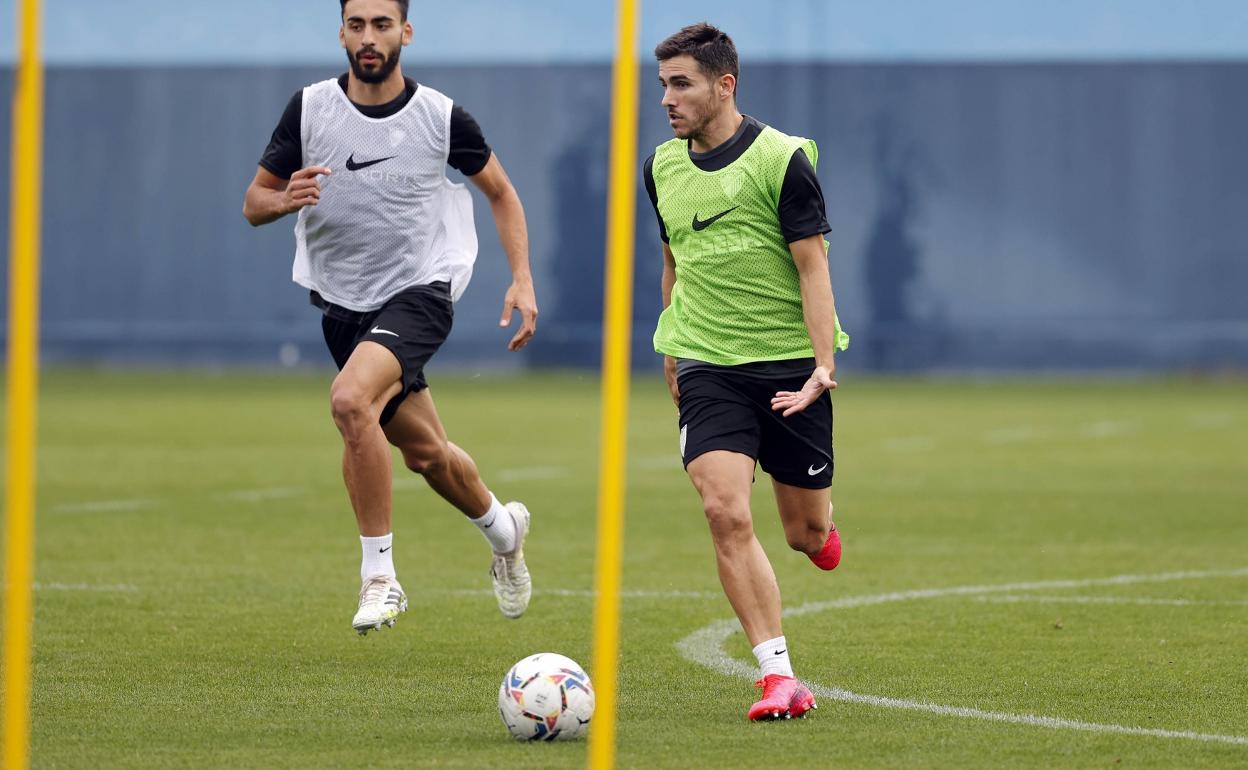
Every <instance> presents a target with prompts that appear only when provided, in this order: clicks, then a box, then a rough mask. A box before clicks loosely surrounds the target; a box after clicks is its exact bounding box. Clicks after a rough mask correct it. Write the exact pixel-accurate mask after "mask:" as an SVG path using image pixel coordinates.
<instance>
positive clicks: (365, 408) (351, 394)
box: [329, 381, 377, 437]
mask: <svg viewBox="0 0 1248 770" xmlns="http://www.w3.org/2000/svg"><path fill="white" fill-rule="evenodd" d="M329 411H330V414H332V415H333V418H334V424H335V425H337V426H338V430H339V431H341V432H342V433H343V435H344V436H347V437H350V434H353V433H355V432H357V431H358V430H360V429H361V428H363V427H364V426H366V425H368V424H369V423H370V422H373V421H375V420H376V419H377V417H376V416H375V415H374V414H373V412H374V405H373V402H372V400H371V399H370V398H369V397H368V394H366V393H365V392H364V391H363V390H362V389H360V388H358V387H356V386H354V385H352V384H351V383H347V382H339V381H335V382H334V384H333V387H331V388H330V390H329Z"/></svg>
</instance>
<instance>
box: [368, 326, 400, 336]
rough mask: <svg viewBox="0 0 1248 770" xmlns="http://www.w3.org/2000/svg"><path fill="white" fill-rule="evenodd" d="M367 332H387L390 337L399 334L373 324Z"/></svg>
mask: <svg viewBox="0 0 1248 770" xmlns="http://www.w3.org/2000/svg"><path fill="white" fill-rule="evenodd" d="M368 333H369V334H389V335H390V336H391V337H397V336H399V335H397V334H395V333H394V332H392V331H389V330H387V329H383V328H381V327H380V326H374V327H373V328H372V329H370V330H369V332H368Z"/></svg>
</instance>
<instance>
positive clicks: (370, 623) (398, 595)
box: [351, 575, 407, 636]
mask: <svg viewBox="0 0 1248 770" xmlns="http://www.w3.org/2000/svg"><path fill="white" fill-rule="evenodd" d="M406 611H407V594H405V593H403V587H402V586H400V585H399V581H398V580H397V579H395V578H393V577H390V576H389V575H378V576H377V577H371V578H369V579H368V580H365V581H364V585H363V586H361V587H360V609H359V611H358V612H356V613H355V618H354V619H352V621H351V627H352V628H354V629H355V630H356V631H359V632H360V636H363V635H365V634H367V633H368V631H369V629H373V628H375V629H377V630H378V631H380V630H381V627H382V626H391V627H393V626H394V621H395V620H396V619H397V618H398V617H399V613H400V612H406Z"/></svg>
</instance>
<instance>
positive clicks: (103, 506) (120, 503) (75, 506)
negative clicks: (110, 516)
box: [45, 499, 157, 513]
mask: <svg viewBox="0 0 1248 770" xmlns="http://www.w3.org/2000/svg"><path fill="white" fill-rule="evenodd" d="M156 504H157V501H155V500H148V499H135V500H87V501H85V502H81V503H61V504H59V505H53V506H51V507H49V508H48V509H47V510H46V511H45V513H120V512H124V511H137V510H139V509H141V508H151V507H152V506H154V505H156Z"/></svg>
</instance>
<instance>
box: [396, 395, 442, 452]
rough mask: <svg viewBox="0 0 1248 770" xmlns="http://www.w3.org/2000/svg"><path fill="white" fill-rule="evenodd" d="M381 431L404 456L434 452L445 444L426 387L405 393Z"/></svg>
mask: <svg viewBox="0 0 1248 770" xmlns="http://www.w3.org/2000/svg"><path fill="white" fill-rule="evenodd" d="M382 430H383V431H385V434H386V438H387V439H388V440H389V441H390V443H391V444H393V445H394V446H396V447H398V448H399V449H400V450H401V451H403V452H404V454H406V453H408V452H415V453H418V454H421V453H426V452H429V451H437V450H439V449H440V448H441V447H443V446H444V445H445V444H446V428H445V427H443V425H442V419H441V418H440V417H439V416H438V410H437V408H436V407H435V406H434V404H433V394H432V393H430V392H429V388H425V389H423V390H420V391H417V392H415V393H408V394H407V397H406V398H404V399H403V401H402V403H401V404H399V406H398V407H397V408H396V409H395V412H394V416H393V417H391V418H390V420H389V421H388V422H387V423H386V424H385V425H383V426H382Z"/></svg>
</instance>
